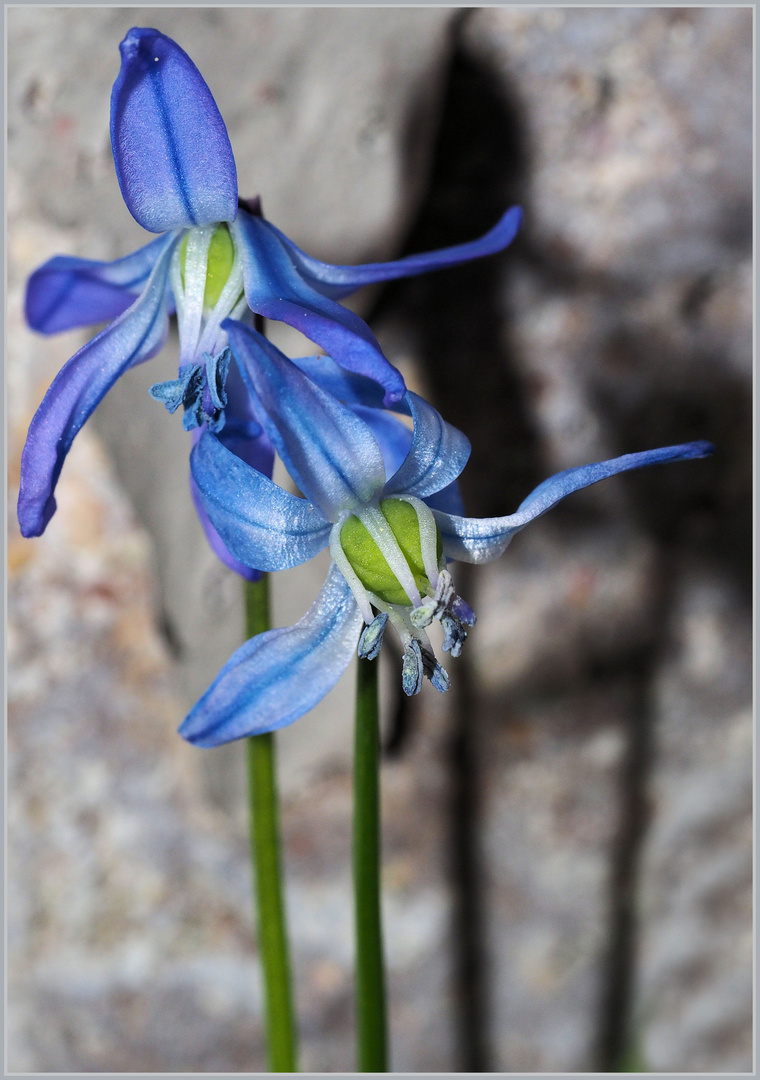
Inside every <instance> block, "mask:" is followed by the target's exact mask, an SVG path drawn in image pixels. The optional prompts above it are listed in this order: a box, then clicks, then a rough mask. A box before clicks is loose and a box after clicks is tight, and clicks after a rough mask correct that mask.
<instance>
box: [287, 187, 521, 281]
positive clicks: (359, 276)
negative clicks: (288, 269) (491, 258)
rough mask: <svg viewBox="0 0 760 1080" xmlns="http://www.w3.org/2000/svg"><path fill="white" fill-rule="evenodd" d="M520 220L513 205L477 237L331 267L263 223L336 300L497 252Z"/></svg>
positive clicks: (511, 237)
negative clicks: (389, 257)
mask: <svg viewBox="0 0 760 1080" xmlns="http://www.w3.org/2000/svg"><path fill="white" fill-rule="evenodd" d="M521 219H522V210H521V209H520V207H519V206H513V207H511V209H509V210H507V212H506V213H505V214H504V216H503V217H502V218H501V219H500V220H499V221H498V222H497V224H496V225H494V227H493V228H492V229H491V230H490V232H487V233H486V234H485V236H481V237H480V239H479V240H471V241H470V242H469V243H467V244H457V245H456V246H455V247H448V248H441V250H440V251H429V252H426V253H425V254H424V255H408V256H407V257H406V258H405V259H397V260H396V261H395V262H385V263H365V264H364V265H363V266H333V265H331V264H330V263H323V262H320V261H319V259H313V258H312V257H311V256H310V255H307V254H306V252H304V251H301V249H300V248H298V247H296V245H295V244H294V243H293V241H292V240H289V239H288V238H287V236H285V235H283V233H281V232H279V230H277V229H275V227H274V226H273V225H269V223H268V222H267V225H268V227H269V228H270V229H271V230H272V231H273V232H274V233H276V234H277V236H278V237H279V239H280V241H281V242H282V244H283V245H284V246H285V247H286V248H287V249H288V251H289V253H290V256H291V258H292V259H293V262H294V263H295V264H296V266H297V267H298V269H299V270H300V272H301V274H302V275H303V277H304V278H305V279H306V280H307V281H308V282H310V283H311V284H312V285H313V286H314V288H315V289H318V290H319V291H320V292H321V293H323V294H324V295H325V296H329V297H331V298H332V299H333V300H340V299H341V297H343V296H348V295H349V293H352V292H354V291H355V290H356V289H359V288H361V287H362V286H363V285H374V284H375V283H377V282H379V281H392V280H394V279H395V278H402V277H413V276H414V275H415V274H426V273H427V272H428V271H429V270H442V269H443V268H444V267H447V266H456V265H457V264H458V263H463V262H468V261H469V260H470V259H479V258H481V257H482V256H483V255H493V254H495V253H496V252H497V251H503V250H504V248H505V247H507V246H508V245H509V244H511V243H512V241H513V240H514V238H515V236H516V235H517V230H518V229H519V228H520V221H521Z"/></svg>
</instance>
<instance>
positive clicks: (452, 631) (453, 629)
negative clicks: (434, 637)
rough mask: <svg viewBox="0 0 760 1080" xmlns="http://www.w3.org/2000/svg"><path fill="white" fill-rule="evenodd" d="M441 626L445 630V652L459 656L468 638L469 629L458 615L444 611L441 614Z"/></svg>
mask: <svg viewBox="0 0 760 1080" xmlns="http://www.w3.org/2000/svg"><path fill="white" fill-rule="evenodd" d="M441 626H442V627H443V630H444V638H443V645H442V646H441V648H442V649H443V651H444V652H447V653H451V655H452V656H459V655H460V653H461V652H462V646H463V645H464V643H465V641H466V640H467V631H466V630H465V628H464V626H463V624H462V622H461V621H460V620H459V619H457V618H456V616H454V615H449V614H448V613H447V612H445V611H444V612H443V614H442V615H441Z"/></svg>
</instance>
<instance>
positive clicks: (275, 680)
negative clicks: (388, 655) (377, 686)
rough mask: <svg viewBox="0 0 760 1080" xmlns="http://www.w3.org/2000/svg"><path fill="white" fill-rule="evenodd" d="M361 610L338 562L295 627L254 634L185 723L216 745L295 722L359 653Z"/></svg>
mask: <svg viewBox="0 0 760 1080" xmlns="http://www.w3.org/2000/svg"><path fill="white" fill-rule="evenodd" d="M361 624H362V617H361V615H360V614H359V610H358V608H357V606H356V601H355V600H354V597H353V594H352V592H351V590H350V589H349V587H348V585H347V584H346V580H345V578H344V577H343V575H342V574H341V572H340V571H339V570H338V568H337V567H336V566H335V564H334V563H333V564H332V565H331V567H330V573H329V574H328V576H327V580H326V582H325V584H324V586H323V587H322V591H321V592H320V594H319V596H318V597H317V599H316V600H315V602H314V603H313V604H312V606H311V607H310V608H309V610H308V611H307V613H306V614H305V615H304V617H303V618H302V619H300V620H299V621H298V622H297V623H296V624H295V625H294V626H288V627H285V628H284V629H281V630H269V631H267V632H266V633H264V634H258V635H257V636H256V637H254V638H251V639H250V641H247V642H246V643H245V645H243V646H242V647H241V648H239V649H238V650H237V652H236V653H234V655H233V656H232V657H231V658H230V660H228V661H227V663H226V664H225V665H224V667H223V668H222V670H221V671H220V672H219V674H218V675H217V677H216V679H215V680H214V682H213V683H212V684H211V686H210V687H209V689H208V690H207V691H206V693H205V694H204V695H203V697H202V698H201V699H200V701H198V703H197V704H196V705H195V706H194V708H193V709H192V710H191V712H190V713H189V714H188V716H187V717H186V719H185V720H184V722H183V723H182V725H181V727H180V729H179V733H180V735H182V736H183V737H184V738H185V739H187V740H188V742H191V743H193V744H194V745H195V746H202V747H209V746H219V745H220V744H221V743H225V742H230V741H231V740H233V739H240V738H243V737H244V736H246V735H260V734H262V733H263V732H266V731H275V730H276V729H277V728H281V727H285V725H286V724H292V723H293V721H294V720H297V719H298V718H299V717H300V716H303V715H304V713H306V712H308V711H309V709H312V708H313V707H314V706H315V705H316V704H317V703H318V702H319V701H321V700H322V698H323V697H324V696H325V694H327V693H328V691H330V690H331V689H332V688H333V686H335V684H336V683H337V681H338V679H339V678H340V676H341V675H342V674H343V672H344V671H345V670H346V668H347V667H348V665H349V663H350V661H351V657H352V656H353V655H354V653H355V652H356V644H357V640H358V637H359V628H360V626H361Z"/></svg>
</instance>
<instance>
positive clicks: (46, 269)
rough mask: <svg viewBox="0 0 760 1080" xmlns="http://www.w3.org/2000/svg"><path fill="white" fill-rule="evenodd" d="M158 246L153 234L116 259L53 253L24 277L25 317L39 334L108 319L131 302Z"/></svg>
mask: <svg viewBox="0 0 760 1080" xmlns="http://www.w3.org/2000/svg"><path fill="white" fill-rule="evenodd" d="M163 249H164V238H163V237H159V238H158V239H157V240H152V241H151V242H150V243H149V244H147V245H146V246H145V247H143V248H140V249H139V251H135V252H134V254H132V255H127V256H125V257H124V258H123V259H117V260H116V262H110V263H108V262H98V261H97V260H95V259H76V258H74V257H73V256H70V255H56V256H55V258H53V259H49V260H48V262H46V263H44V264H43V265H42V266H41V267H40V268H39V269H38V270H35V271H34V273H33V274H32V276H31V277H30V278H29V282H28V284H27V287H26V321H27V322H28V323H29V325H30V326H31V328H32V330H38V331H39V332H40V333H42V334H57V333H59V332H60V331H62V330H71V329H72V328H73V327H75V326H91V325H92V324H93V323H99V322H110V321H111V320H112V319H115V318H117V316H119V315H121V313H122V312H123V311H126V309H127V308H128V307H129V306H130V304H133V303H134V302H135V300H136V298H137V297H138V296H139V294H140V293H141V292H142V289H143V286H144V285H145V282H146V281H147V280H148V277H149V276H150V272H151V270H152V269H153V267H154V266H155V264H156V260H157V259H158V257H159V256H160V254H161V252H162V251H163Z"/></svg>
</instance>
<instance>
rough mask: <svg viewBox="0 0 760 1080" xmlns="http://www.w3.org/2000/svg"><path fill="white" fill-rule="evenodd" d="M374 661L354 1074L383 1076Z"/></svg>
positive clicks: (362, 672) (359, 849) (358, 861)
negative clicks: (379, 1074) (372, 1073)
mask: <svg viewBox="0 0 760 1080" xmlns="http://www.w3.org/2000/svg"><path fill="white" fill-rule="evenodd" d="M378 667H379V664H378V662H377V660H363V659H360V660H359V668H358V672H357V683H356V729H355V730H356V734H355V740H356V741H355V748H354V897H355V918H356V1028H357V1071H358V1072H387V1059H388V1050H387V1042H388V1033H387V1024H386V1017H385V968H384V964H383V932H382V923H381V915H380V731H379V723H378V702H377V672H378Z"/></svg>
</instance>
